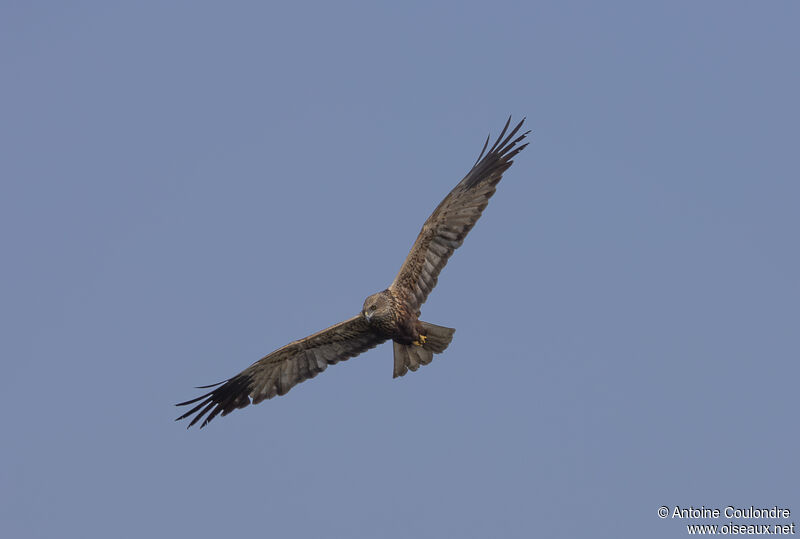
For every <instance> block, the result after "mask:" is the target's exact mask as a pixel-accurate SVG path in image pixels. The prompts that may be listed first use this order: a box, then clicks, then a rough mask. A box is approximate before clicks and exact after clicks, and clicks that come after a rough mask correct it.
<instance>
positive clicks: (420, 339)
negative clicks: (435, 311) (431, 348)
mask: <svg viewBox="0 0 800 539" xmlns="http://www.w3.org/2000/svg"><path fill="white" fill-rule="evenodd" d="M427 340H428V337H426V336H425V335H420V336H419V337H418V338H417V340H416V341H414V342H412V343H411V344H413V345H415V346H422V345H424V344H425V343H426V342H427Z"/></svg>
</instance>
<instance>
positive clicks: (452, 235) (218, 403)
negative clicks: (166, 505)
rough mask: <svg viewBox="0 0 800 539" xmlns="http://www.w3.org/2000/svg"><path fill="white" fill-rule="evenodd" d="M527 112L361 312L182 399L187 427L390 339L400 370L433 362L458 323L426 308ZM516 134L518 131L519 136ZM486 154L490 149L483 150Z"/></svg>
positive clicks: (512, 149)
mask: <svg viewBox="0 0 800 539" xmlns="http://www.w3.org/2000/svg"><path fill="white" fill-rule="evenodd" d="M524 122H525V120H524V119H523V120H522V121H521V122H520V123H519V124H517V126H516V127H514V128H513V129H512V130H511V132H510V133H508V135H506V133H507V132H508V128H509V125H510V124H511V118H510V117H509V119H508V121H507V122H506V125H505V127H504V128H503V131H502V133H500V136H499V137H498V138H497V140H496V141H495V143H494V145H493V146H492V147H491V148H489V151H488V152H486V148H487V146H488V145H489V138H488V137H487V139H486V143H485V144H484V145H483V149H482V150H481V154H480V156H479V157H478V160H477V161H476V163H475V166H473V167H472V170H470V171H469V172H468V173H467V175H466V176H465V177H464V179H463V180H461V181H460V182H459V183H458V185H456V186H455V188H453V190H452V191H450V194H448V195H447V196H446V197H445V198H444V200H442V202H441V204H439V206H437V207H436V209H435V210H433V213H432V214H431V216H430V217H428V220H427V221H425V224H424V225H422V230H421V231H420V233H419V236H417V241H416V242H414V246H413V247H412V248H411V252H410V253H409V254H408V257H406V260H405V262H403V265H402V267H401V268H400V272H399V273H398V274H397V277H395V279H394V282H392V284H391V285H389V288H387V289H386V290H384V291H382V292H378V293H377V294H373V295H371V296H369V297H368V298H367V299H366V300H365V301H364V307H363V308H362V310H361V312H360V313H359V314H357V315H356V316H354V317H353V318H350V319H349V320H345V321H344V322H340V323H338V324H336V325H335V326H331V327H329V328H328V329H324V330H322V331H320V332H319V333H315V334H313V335H311V336H309V337H306V338H305V339H300V340H299V341H294V342H291V343H289V344H287V345H286V346H284V347H283V348H279V349H277V350H275V351H274V352H272V353H271V354H269V355H267V356H265V357H263V358H261V359H260V360H258V361H256V362H255V363H253V364H252V365H250V366H249V367H247V368H246V369H245V370H243V371H242V372H240V373H239V374H237V375H236V376H234V377H233V378H230V379H229V380H226V381H224V382H220V383H218V384H213V385H210V386H202V387H200V388H198V389H207V388H212V387H213V388H214V389H213V390H211V391H209V392H208V393H206V394H205V395H201V396H200V397H197V398H195V399H192V400H189V401H186V402H182V403H180V404H178V405H177V406H186V405H189V404H194V403H198V404H196V405H195V406H194V407H193V408H192V409H191V410H189V411H188V412H186V413H185V414H183V415H182V416H180V417H179V418H178V420H180V419H185V418H187V417H189V416H192V415H194V417H193V418H192V421H191V422H190V423H189V427H191V426H192V425H194V424H195V423H197V422H198V421H200V420H201V419H203V417H205V420H204V421H203V423H202V424H201V425H200V427H201V428H202V427H204V426H206V425H207V424H208V422H209V421H211V420H212V419H214V417H216V416H217V414H220V413H221V414H222V415H227V414H229V413H230V412H232V411H234V410H236V409H237V408H244V407H245V406H247V405H248V404H251V403H252V404H258V403H259V402H261V401H263V400H265V399H271V398H272V397H274V396H276V395H285V394H286V393H287V392H288V391H289V390H290V389H291V388H292V387H294V386H295V385H297V384H299V383H300V382H303V381H305V380H308V379H309V378H313V377H315V376H316V375H317V374H319V373H320V372H322V371H324V370H325V369H326V367H327V366H328V365H333V364H334V363H338V362H339V361H344V360H346V359H349V358H351V357H355V356H357V355H359V354H361V353H362V352H366V351H367V350H369V349H370V348H374V347H375V346H377V345H379V344H381V343H383V342H385V341H387V340H389V339H391V340H392V341H393V346H394V377H395V378H396V377H398V376H403V375H404V374H406V373H407V372H408V370H409V369H411V370H412V371H416V370H417V369H418V368H419V366H420V365H427V364H428V363H430V362H431V360H432V359H433V355H434V354H440V353H442V352H444V350H445V348H447V346H448V345H449V344H450V341H451V340H452V339H453V333H454V332H455V329H452V328H446V327H442V326H436V325H434V324H429V323H428V322H422V321H421V320H419V315H420V307H422V304H423V303H425V300H426V299H427V298H428V294H430V293H431V290H433V287H434V286H436V282H437V280H438V277H439V272H440V271H442V268H443V267H444V265H445V264H446V263H447V260H448V259H449V258H450V256H451V255H452V254H453V251H455V250H456V249H457V248H458V247H459V246H460V245H461V244H462V243H463V242H464V238H465V237H466V235H467V233H468V232H469V231H470V229H472V227H473V226H474V225H475V223H476V222H477V221H478V218H479V217H480V216H481V212H483V209H484V208H485V207H486V205H487V204H488V203H489V198H490V197H491V196H492V195H493V194H494V192H495V189H496V187H497V183H498V182H499V181H500V179H501V178H502V177H503V172H505V171H506V169H507V168H508V167H510V166H511V164H512V163H513V161H512V158H513V157H514V156H515V155H517V154H518V153H519V152H520V151H522V149H523V148H525V146H527V145H528V144H527V143H525V144H522V145H520V146H517V144H518V143H519V142H520V141H522V140H523V139H524V138H525V135H527V134H528V133H529V132H530V131H526V132H524V133H522V134H521V135H519V136H517V133H518V132H519V130H520V128H521V127H522V124H523V123H524ZM515 137H516V138H515ZM484 153H485V155H484Z"/></svg>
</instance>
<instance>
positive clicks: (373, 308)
mask: <svg viewBox="0 0 800 539" xmlns="http://www.w3.org/2000/svg"><path fill="white" fill-rule="evenodd" d="M375 309H377V307H376V306H375V304H374V303H373V304H372V305H370V306H369V310H370V311H374V310H375Z"/></svg>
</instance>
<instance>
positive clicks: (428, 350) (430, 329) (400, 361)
mask: <svg viewBox="0 0 800 539" xmlns="http://www.w3.org/2000/svg"><path fill="white" fill-rule="evenodd" d="M422 327H423V328H424V331H425V333H424V334H425V337H426V340H425V344H423V345H422V346H417V345H415V344H400V343H397V342H395V343H394V377H395V378H397V377H399V376H403V375H404V374H406V373H407V372H408V371H409V369H411V370H412V371H416V370H417V369H419V367H420V365H427V364H428V363H430V362H431V361H433V354H441V353H442V352H444V350H445V349H446V348H447V347H448V345H449V344H450V341H452V340H453V333H455V331H456V330H455V329H453V328H446V327H442V326H437V325H434V324H429V323H427V322H422Z"/></svg>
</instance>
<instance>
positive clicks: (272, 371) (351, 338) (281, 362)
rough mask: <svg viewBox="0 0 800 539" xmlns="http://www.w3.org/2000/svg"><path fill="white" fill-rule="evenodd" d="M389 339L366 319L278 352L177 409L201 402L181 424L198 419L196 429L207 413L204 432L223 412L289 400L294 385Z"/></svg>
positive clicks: (301, 341)
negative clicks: (286, 397)
mask: <svg viewBox="0 0 800 539" xmlns="http://www.w3.org/2000/svg"><path fill="white" fill-rule="evenodd" d="M385 340H386V339H385V338H384V337H381V336H380V335H378V334H376V333H375V331H374V330H372V328H370V326H369V324H368V323H367V321H366V320H364V318H363V317H362V316H361V315H358V316H355V317H353V318H350V319H349V320H345V321H344V322H341V323H339V324H336V325H335V326H331V327H329V328H328V329H324V330H322V331H320V332H318V333H315V334H314V335H311V336H309V337H306V338H305V339H301V340H299V341H294V342H292V343H289V344H287V345H286V346H284V347H283V348H279V349H278V350H275V351H274V352H272V353H271V354H269V355H267V356H265V357H263V358H261V359H260V360H258V361H256V362H255V363H253V364H252V365H250V366H249V367H248V368H246V369H245V370H243V371H242V372H240V373H239V374H237V375H236V376H234V377H233V378H231V379H230V380H226V381H225V382H220V383H219V384H214V385H211V386H204V389H205V388H210V387H215V389H213V390H212V391H209V392H208V393H206V394H205V395H201V396H199V397H197V398H195V399H192V400H188V401H186V402H181V403H179V404H177V405H176V406H187V405H190V404H194V403H198V404H197V405H195V406H194V407H193V408H192V409H191V410H189V411H188V412H186V413H185V414H183V415H182V416H180V417H179V418H177V419H176V421H178V420H181V419H185V418H187V417H189V416H192V415H194V418H192V421H191V423H189V427H191V426H192V425H194V424H195V423H197V422H198V421H200V420H201V419H202V418H203V416H205V415H206V414H208V417H206V418H205V420H204V421H203V423H202V424H201V425H200V427H201V428H202V427H205V426H206V425H207V424H208V422H209V421H211V420H212V419H214V418H215V417H216V416H217V415H218V414H220V413H221V414H222V415H223V416H224V415H228V414H229V413H231V412H232V411H234V410H236V409H237V408H244V407H245V406H247V405H249V404H250V403H251V399H252V403H253V404H258V403H259V402H261V401H263V400H265V399H271V398H272V397H274V396H276V395H285V394H286V393H287V392H288V391H289V390H290V389H291V388H292V387H294V386H295V385H297V384H299V383H300V382H303V381H304V380H308V379H309V378H313V377H315V376H316V375H317V374H319V373H320V372H322V371H324V370H325V369H326V368H327V366H328V365H333V364H335V363H338V362H339V361H344V360H346V359H349V358H351V357H355V356H357V355H358V354H360V353H362V352H365V351H367V350H369V349H370V348H374V347H375V346H377V345H379V344H380V343H382V342H384V341H385ZM187 428H188V427H187Z"/></svg>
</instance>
